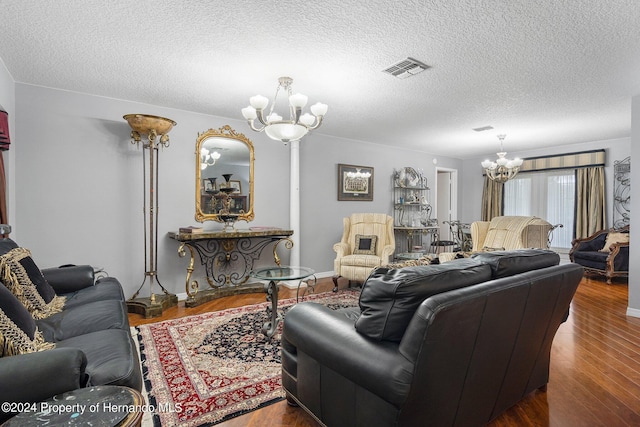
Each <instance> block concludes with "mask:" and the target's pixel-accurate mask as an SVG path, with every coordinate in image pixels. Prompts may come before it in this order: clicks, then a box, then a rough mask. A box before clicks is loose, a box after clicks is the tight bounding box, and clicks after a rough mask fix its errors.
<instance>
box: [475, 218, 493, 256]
mask: <svg viewBox="0 0 640 427" xmlns="http://www.w3.org/2000/svg"><path fill="white" fill-rule="evenodd" d="M489 224H490V222H489V221H475V222H472V223H471V242H472V244H473V247H472V248H471V250H472V251H473V252H478V251H481V250H482V248H483V247H484V240H485V238H486V237H487V232H488V231H489Z"/></svg>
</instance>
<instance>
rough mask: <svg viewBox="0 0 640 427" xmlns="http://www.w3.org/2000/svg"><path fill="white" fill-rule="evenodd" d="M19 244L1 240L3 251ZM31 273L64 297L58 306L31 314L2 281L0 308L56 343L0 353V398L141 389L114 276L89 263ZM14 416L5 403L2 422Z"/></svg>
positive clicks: (30, 398) (122, 300) (10, 399)
mask: <svg viewBox="0 0 640 427" xmlns="http://www.w3.org/2000/svg"><path fill="white" fill-rule="evenodd" d="M17 247H18V245H17V244H16V243H15V242H13V241H12V240H10V239H6V238H5V239H0V254H2V255H4V254H6V253H8V252H9V251H11V250H12V249H15V248H17ZM25 265H26V264H25ZM29 273H30V277H32V278H33V281H34V283H36V282H37V283H38V285H39V286H40V285H44V282H43V281H46V282H47V283H48V285H50V286H51V287H52V288H53V290H55V293H56V295H60V296H64V297H65V303H64V307H63V308H62V310H61V311H59V312H58V313H55V314H52V315H50V316H48V317H46V318H42V319H34V318H33V317H30V316H31V315H30V313H29V312H28V311H27V310H26V309H25V307H24V306H23V305H22V304H21V303H20V301H18V299H17V298H16V297H15V296H14V295H13V294H12V293H11V292H10V291H9V290H8V289H7V287H5V285H4V284H0V308H1V311H0V312H1V313H2V314H3V315H6V316H8V317H10V318H12V320H14V322H16V323H17V324H19V326H20V327H21V328H22V329H23V330H24V331H26V333H27V334H30V333H31V334H33V331H34V329H35V328H36V327H37V329H38V330H39V331H41V333H42V337H43V338H44V341H45V342H46V343H50V344H54V345H55V348H52V349H45V350H42V351H36V352H30V353H27V354H16V355H10V356H4V357H1V358H0V401H2V402H39V401H42V400H45V399H48V398H50V397H52V396H54V395H56V394H60V393H63V392H67V391H70V390H74V389H77V388H82V387H88V386H94V385H121V386H126V387H131V388H134V389H136V390H138V391H140V390H141V388H142V374H141V370H140V361H139V357H138V353H137V348H136V343H135V342H134V340H133V339H132V336H131V332H130V327H129V321H128V317H127V308H126V304H125V298H124V295H123V292H122V287H121V285H120V283H119V282H118V280H117V279H115V278H113V277H105V278H100V279H97V280H96V279H95V277H94V270H93V268H92V267H90V266H87V265H82V266H66V267H59V268H51V269H43V270H39V269H37V267H36V266H35V264H33V263H32V265H31V267H30V268H29ZM3 340H4V338H3ZM3 354H5V353H3ZM12 415H14V414H13V413H9V412H5V411H4V407H3V412H2V413H1V414H0V422H3V421H5V420H7V419H8V418H10V417H11V416H12Z"/></svg>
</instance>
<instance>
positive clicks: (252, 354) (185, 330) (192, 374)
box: [131, 289, 359, 427]
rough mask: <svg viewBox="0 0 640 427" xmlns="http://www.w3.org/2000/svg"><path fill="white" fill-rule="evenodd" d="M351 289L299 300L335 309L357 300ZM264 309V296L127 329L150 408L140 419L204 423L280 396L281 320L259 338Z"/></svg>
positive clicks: (281, 309) (282, 307) (282, 308)
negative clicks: (251, 302) (270, 332)
mask: <svg viewBox="0 0 640 427" xmlns="http://www.w3.org/2000/svg"><path fill="white" fill-rule="evenodd" d="M358 295H359V291H358V290H349V289H347V290H342V291H340V292H337V293H334V292H325V293H319V294H311V295H307V296H305V298H304V301H305V302H306V301H313V302H317V303H319V304H323V305H326V306H328V307H330V308H332V309H337V308H342V307H353V306H357V304H358ZM269 304H270V303H269ZM295 304H296V299H295V298H290V299H282V300H280V301H279V302H278V314H279V315H280V316H282V317H284V316H286V312H287V311H288V310H289V309H290V308H291V307H293V306H294V305H295ZM266 307H267V303H266V302H265V303H261V304H254V305H249V306H244V307H238V308H232V309H228V310H222V311H216V312H210V313H204V314H199V315H195V316H188V317H183V318H180V319H173V320H167V321H163V322H158V323H151V324H146V325H140V326H137V327H134V328H131V330H132V334H133V335H134V339H135V340H136V341H137V342H138V345H139V351H140V360H141V363H142V371H143V375H144V388H145V389H146V394H147V395H146V396H145V397H146V398H147V399H148V407H149V408H151V410H150V411H148V412H147V411H145V417H144V421H143V425H145V426H147V425H153V426H172V427H195V426H211V425H214V424H217V423H219V422H222V421H225V420H228V419H230V418H233V417H236V416H239V415H242V414H244V413H247V412H249V411H252V410H255V409H258V408H260V407H263V406H266V405H269V404H272V403H274V402H277V401H279V400H282V399H283V398H284V391H283V390H282V383H281V378H280V375H281V366H280V336H281V331H282V322H280V325H279V327H278V330H277V332H276V334H275V335H274V336H273V338H267V337H266V336H264V335H263V334H262V331H261V330H262V325H263V324H264V322H266V321H267V314H266ZM143 391H145V390H143Z"/></svg>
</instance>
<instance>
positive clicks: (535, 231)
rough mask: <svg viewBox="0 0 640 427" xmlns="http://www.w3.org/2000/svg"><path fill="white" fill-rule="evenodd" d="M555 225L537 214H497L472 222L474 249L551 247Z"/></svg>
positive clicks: (477, 250)
mask: <svg viewBox="0 0 640 427" xmlns="http://www.w3.org/2000/svg"><path fill="white" fill-rule="evenodd" d="M551 230H553V225H551V224H550V223H549V222H547V221H545V220H544V219H541V218H538V217H535V216H497V217H494V218H493V219H492V220H491V221H476V222H474V223H472V224H471V240H472V242H473V247H472V249H471V250H472V251H473V252H479V251H488V250H489V251H490V250H503V251H510V250H513V249H528V248H539V249H548V248H549V232H550V231H551Z"/></svg>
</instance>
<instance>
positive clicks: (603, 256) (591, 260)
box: [573, 251, 609, 270]
mask: <svg viewBox="0 0 640 427" xmlns="http://www.w3.org/2000/svg"><path fill="white" fill-rule="evenodd" d="M608 257H609V252H602V251H576V252H574V253H573V261H574V262H575V263H576V264H580V265H581V266H583V267H587V268H594V269H596V270H604V269H605V268H606V266H607V258H608Z"/></svg>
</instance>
